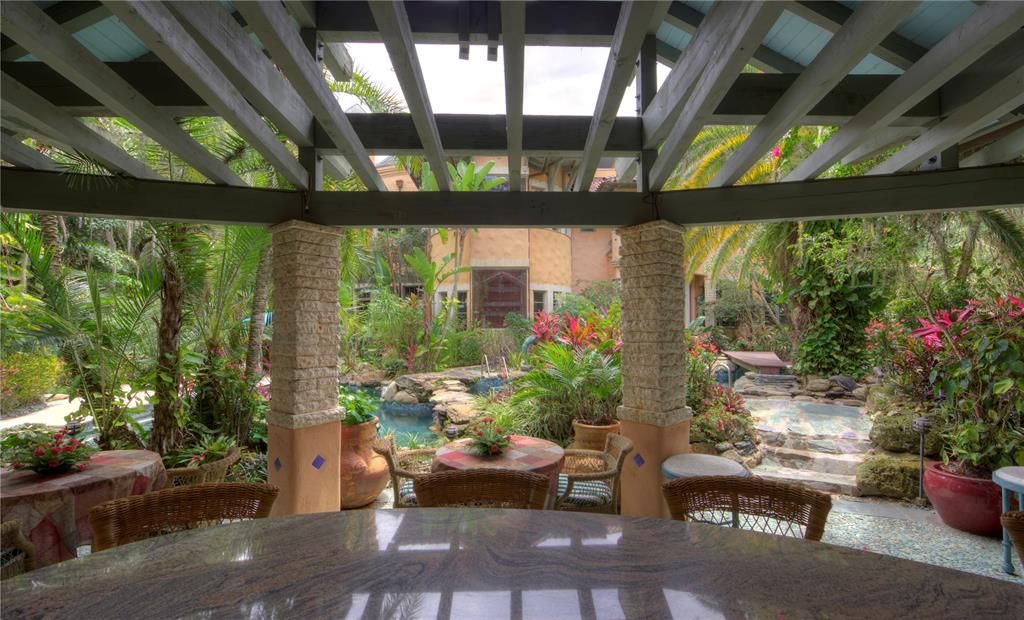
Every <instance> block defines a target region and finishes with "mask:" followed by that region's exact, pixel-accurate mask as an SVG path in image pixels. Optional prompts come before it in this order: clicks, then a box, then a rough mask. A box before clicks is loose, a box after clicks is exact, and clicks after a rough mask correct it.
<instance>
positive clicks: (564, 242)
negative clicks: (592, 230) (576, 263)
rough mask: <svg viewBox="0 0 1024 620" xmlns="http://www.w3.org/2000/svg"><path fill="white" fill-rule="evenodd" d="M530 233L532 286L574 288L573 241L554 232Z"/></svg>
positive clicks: (534, 229) (532, 231)
mask: <svg viewBox="0 0 1024 620" xmlns="http://www.w3.org/2000/svg"><path fill="white" fill-rule="evenodd" d="M528 232H529V234H530V284H531V286H532V285H534V284H537V285H545V286H564V287H570V286H572V283H571V282H570V280H571V278H572V267H573V264H572V240H571V239H570V238H569V237H568V236H567V235H565V234H563V233H561V232H558V231H554V230H546V229H543V228H531V229H530V230H529V231H528Z"/></svg>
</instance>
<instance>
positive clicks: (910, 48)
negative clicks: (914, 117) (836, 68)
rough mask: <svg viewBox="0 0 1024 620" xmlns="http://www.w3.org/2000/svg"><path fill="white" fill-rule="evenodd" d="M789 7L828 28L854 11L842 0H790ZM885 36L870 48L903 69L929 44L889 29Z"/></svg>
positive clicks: (841, 23) (835, 28)
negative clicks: (919, 42) (842, 2)
mask: <svg viewBox="0 0 1024 620" xmlns="http://www.w3.org/2000/svg"><path fill="white" fill-rule="evenodd" d="M786 9H787V10H789V11H792V12H793V13H794V14H795V15H798V16H800V17H802V18H804V19H806V20H807V21H809V22H811V23H812V24H815V25H817V26H819V27H821V28H824V29H825V30H828V31H829V32H832V33H836V32H839V30H841V29H842V27H843V26H844V25H845V24H846V22H847V21H848V20H849V19H850V17H851V16H852V15H853V14H854V11H853V10H851V9H849V8H847V7H846V6H844V5H842V4H841V3H839V2H833V1H829V0H825V1H808V0H798V1H796V2H789V3H787V6H786ZM886 32H887V34H886V35H885V36H884V38H882V40H881V41H880V42H879V43H878V44H877V45H876V46H873V49H872V50H870V51H871V53H873V54H874V55H875V56H878V57H879V58H881V59H882V60H884V61H886V62H888V63H889V64H893V65H896V66H897V67H899V68H900V69H907V68H909V67H910V66H911V65H913V64H914V63H915V62H917V61H918V60H920V59H921V57H923V56H924V55H925V52H927V51H928V49H927V48H925V47H922V46H920V45H918V44H917V43H914V42H913V41H911V40H910V39H908V38H906V37H904V36H903V35H901V34H899V33H896V32H889V31H886Z"/></svg>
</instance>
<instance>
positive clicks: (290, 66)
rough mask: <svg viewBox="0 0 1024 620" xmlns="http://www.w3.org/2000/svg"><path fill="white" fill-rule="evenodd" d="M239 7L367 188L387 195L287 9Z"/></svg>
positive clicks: (268, 4) (276, 5) (267, 5)
mask: <svg viewBox="0 0 1024 620" xmlns="http://www.w3.org/2000/svg"><path fill="white" fill-rule="evenodd" d="M236 7H237V8H238V10H239V12H240V13H241V14H242V16H243V17H244V18H245V20H246V22H247V23H248V24H249V26H250V27H251V28H252V29H253V32H255V33H256V36H258V37H259V39H260V41H261V42H262V43H263V45H264V47H265V48H266V49H267V50H268V51H269V52H270V56H271V58H272V59H273V60H274V62H275V63H276V64H277V65H278V67H280V68H281V71H282V72H284V74H285V76H286V77H287V78H288V80H289V81H290V82H291V83H292V86H294V87H295V90H296V91H297V92H298V93H299V95H301V96H302V98H303V99H304V100H305V101H306V104H307V105H308V106H309V109H310V110H311V111H312V112H313V115H314V116H315V117H316V119H317V121H319V122H320V125H321V126H322V127H323V130H324V132H325V133H327V135H328V136H330V138H331V140H333V141H334V144H335V146H336V147H337V148H338V150H339V151H340V152H341V154H342V155H343V156H344V157H345V159H346V160H347V161H348V163H349V165H350V166H352V169H353V171H354V172H355V173H356V175H357V176H358V177H359V178H360V180H362V182H363V184H365V185H366V188H367V189H368V190H370V191H386V190H387V187H386V186H385V185H384V180H383V179H381V177H380V174H379V173H378V172H377V169H376V168H374V166H373V163H372V162H371V161H370V158H369V155H368V154H367V152H366V149H365V148H364V147H363V145H362V142H360V140H359V136H358V135H356V132H355V129H353V128H352V123H351V122H349V120H348V118H347V117H346V116H345V113H344V112H343V111H342V109H341V106H340V105H339V104H338V101H337V99H335V98H334V94H333V93H332V92H331V90H330V88H328V86H327V82H326V81H324V76H323V75H322V73H321V71H320V67H319V66H318V65H317V63H316V61H315V60H314V58H313V57H312V56H311V55H310V54H309V51H308V50H307V49H306V46H305V45H304V44H303V42H302V38H301V36H300V35H299V33H298V31H297V30H296V29H295V28H294V26H293V24H292V23H291V21H290V20H291V18H290V17H289V16H288V14H287V12H286V11H285V10H284V7H283V6H282V5H280V4H279V3H276V2H240V3H238V4H237V5H236Z"/></svg>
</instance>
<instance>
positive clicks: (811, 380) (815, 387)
mask: <svg viewBox="0 0 1024 620" xmlns="http://www.w3.org/2000/svg"><path fill="white" fill-rule="evenodd" d="M831 387H832V384H831V383H830V382H829V380H828V379H822V378H820V377H808V378H807V385H805V386H804V389H805V390H807V391H808V392H814V393H817V394H824V393H825V392H827V391H828V390H829V388H831Z"/></svg>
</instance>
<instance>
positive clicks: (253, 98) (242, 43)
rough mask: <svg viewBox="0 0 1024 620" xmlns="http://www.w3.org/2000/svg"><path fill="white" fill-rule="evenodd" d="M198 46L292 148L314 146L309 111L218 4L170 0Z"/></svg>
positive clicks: (311, 118) (260, 51)
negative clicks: (284, 137) (284, 136)
mask: <svg viewBox="0 0 1024 620" xmlns="http://www.w3.org/2000/svg"><path fill="white" fill-rule="evenodd" d="M168 6H170V8H171V10H172V11H173V12H174V13H175V14H176V15H177V16H178V17H179V18H180V19H181V21H182V23H183V24H184V25H185V27H186V28H188V29H189V30H190V31H191V32H192V34H193V36H195V39H196V41H197V42H198V43H199V45H200V47H202V48H203V50H204V51H205V52H206V53H207V54H208V55H209V57H210V58H211V59H212V60H213V62H214V63H215V64H216V65H217V67H218V68H219V69H220V70H221V71H223V72H224V75H226V76H227V78H228V80H229V81H230V82H231V83H232V84H233V85H235V87H237V88H238V90H239V91H240V92H241V93H242V94H243V95H245V98H246V99H248V100H249V102H250V103H252V105H254V106H255V107H256V109H257V110H259V111H260V112H261V113H262V114H263V115H264V116H266V117H267V118H269V119H270V120H271V121H272V122H273V123H274V125H275V126H276V127H277V128H278V129H279V130H280V131H281V132H282V133H284V134H285V135H286V136H288V139H289V140H291V141H292V142H294V143H295V144H296V145H298V146H300V147H302V146H313V113H312V112H311V111H310V110H309V106H307V105H306V103H305V102H304V101H303V100H302V97H300V96H299V93H297V92H296V91H295V87H293V86H292V85H291V83H290V82H289V81H288V80H287V79H285V77H284V75H282V74H281V72H280V71H279V70H278V69H277V67H275V66H274V63H272V62H270V59H269V58H267V56H266V55H265V54H264V53H263V51H262V50H260V49H259V48H258V47H257V46H256V44H255V43H254V42H253V41H252V39H251V38H250V37H249V35H248V34H247V33H246V32H245V30H244V29H243V28H242V27H241V26H239V25H238V22H237V21H235V19H234V17H232V16H231V14H229V13H228V12H227V11H225V10H224V7H223V6H221V4H220V3H219V2H214V1H213V0H204V1H202V2H198V1H196V2H171V3H168Z"/></svg>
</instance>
